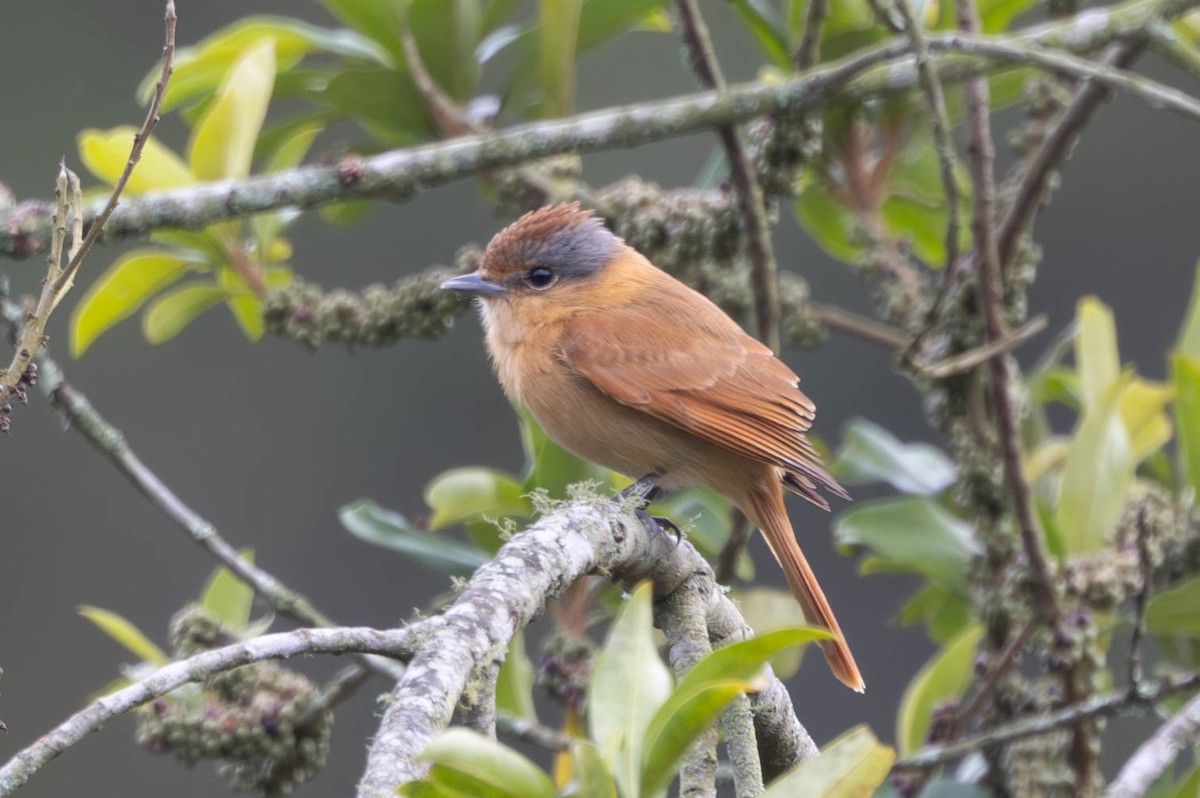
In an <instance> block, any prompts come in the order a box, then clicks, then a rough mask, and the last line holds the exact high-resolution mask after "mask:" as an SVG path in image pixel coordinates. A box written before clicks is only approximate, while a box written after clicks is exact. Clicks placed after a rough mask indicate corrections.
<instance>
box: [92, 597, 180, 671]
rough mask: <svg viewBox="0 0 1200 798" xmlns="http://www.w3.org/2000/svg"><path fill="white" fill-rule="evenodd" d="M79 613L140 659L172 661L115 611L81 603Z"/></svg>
mask: <svg viewBox="0 0 1200 798" xmlns="http://www.w3.org/2000/svg"><path fill="white" fill-rule="evenodd" d="M79 614H80V615H82V616H83V617H84V618H87V619H88V620H89V621H91V622H92V623H94V624H96V626H98V627H100V631H102V632H104V633H105V634H106V635H108V636H109V637H111V638H112V639H113V640H115V641H117V642H118V643H120V644H121V645H122V646H124V647H125V648H126V649H127V650H128V651H129V652H131V653H132V654H133V655H134V656H135V657H137V658H138V659H141V660H145V661H146V662H153V663H154V664H155V665H166V664H167V663H168V662H170V661H171V658H170V657H168V656H167V655H166V653H164V652H163V650H162V649H161V648H159V647H158V646H156V645H154V642H153V641H152V640H150V638H148V637H146V635H144V634H142V631H141V630H140V629H138V628H137V627H136V626H134V625H133V624H132V623H130V622H129V621H127V620H125V619H124V618H122V617H121V616H120V615H117V614H116V613H115V612H110V611H109V610H104V609H101V608H99V607H92V606H89V605H87V604H81V605H80V606H79Z"/></svg>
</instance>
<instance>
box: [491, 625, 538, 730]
mask: <svg viewBox="0 0 1200 798" xmlns="http://www.w3.org/2000/svg"><path fill="white" fill-rule="evenodd" d="M533 676H534V673H533V662H532V661H530V659H529V654H528V653H527V652H526V651H525V633H524V632H517V633H516V634H515V635H514V636H513V639H512V642H511V643H510V644H509V646H508V654H507V655H506V656H505V657H504V662H503V663H501V665H500V675H499V676H498V677H497V678H496V709H497V710H499V711H501V712H507V713H509V714H510V715H514V716H516V717H518V718H523V719H524V720H528V721H533V722H535V723H536V722H537V708H536V707H535V706H534V704H533Z"/></svg>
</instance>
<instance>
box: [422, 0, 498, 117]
mask: <svg viewBox="0 0 1200 798" xmlns="http://www.w3.org/2000/svg"><path fill="white" fill-rule="evenodd" d="M408 24H409V26H410V27H411V29H412V32H413V37H414V38H415V39H416V40H417V46H418V48H419V49H420V51H421V61H422V63H423V64H424V65H425V68H426V70H428V72H429V74H430V75H431V76H432V77H433V80H434V82H435V83H437V85H438V86H439V87H440V88H441V89H442V90H443V91H444V92H446V94H448V95H449V96H450V97H451V98H453V99H455V100H458V101H459V102H466V101H467V100H469V99H470V98H471V96H472V95H473V94H474V93H475V89H476V85H477V84H478V82H479V62H478V61H477V60H476V59H475V46H476V45H477V44H479V40H480V38H481V36H482V35H483V30H482V25H483V16H482V10H481V8H480V6H479V2H478V0H413V1H412V5H411V6H410V7H409V10H408Z"/></svg>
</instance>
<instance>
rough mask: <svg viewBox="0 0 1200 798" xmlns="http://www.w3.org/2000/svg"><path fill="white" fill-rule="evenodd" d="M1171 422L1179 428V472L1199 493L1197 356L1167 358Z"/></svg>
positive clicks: (1199, 362)
mask: <svg viewBox="0 0 1200 798" xmlns="http://www.w3.org/2000/svg"><path fill="white" fill-rule="evenodd" d="M1171 379H1172V380H1173V382H1174V386H1175V423H1176V424H1177V425H1178V427H1179V461H1180V471H1181V473H1182V477H1183V481H1184V483H1185V484H1187V485H1190V486H1191V488H1192V490H1194V491H1197V492H1200V357H1190V356H1188V355H1184V354H1176V355H1174V356H1172V357H1171Z"/></svg>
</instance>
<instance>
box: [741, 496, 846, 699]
mask: <svg viewBox="0 0 1200 798" xmlns="http://www.w3.org/2000/svg"><path fill="white" fill-rule="evenodd" d="M746 504H747V505H748V506H743V507H742V511H743V512H745V513H746V516H747V517H748V518H749V519H750V520H751V521H752V522H753V523H754V525H755V526H757V527H758V528H759V529H760V530H761V531H762V533H763V537H765V538H766V539H767V545H768V546H770V547H771V553H772V554H774V555H775V559H776V560H777V561H778V562H779V565H780V567H782V568H783V574H784V576H786V577H787V582H788V586H789V587H791V589H792V595H793V596H795V597H796V601H798V602H799V603H800V607H801V609H803V610H804V617H805V618H807V619H808V621H809V623H812V624H816V625H818V626H824V627H825V628H826V629H828V630H829V631H831V632H833V634H834V637H833V639H832V640H821V641H820V646H821V651H822V653H823V654H824V655H825V661H826V662H828V663H829V667H830V669H832V670H833V674H834V676H837V678H838V679H839V680H840V681H841V682H842V684H844V685H846V686H847V687H849V688H850V689H851V690H855V691H857V692H859V693H861V692H863V691H864V690H866V684H865V683H864V682H863V678H862V674H860V673H859V672H858V665H856V664H855V663H854V655H853V654H851V653H850V646H848V645H847V644H846V637H845V635H843V634H842V629H841V627H840V626H838V622H837V618H835V617H834V615H833V608H832V607H830V606H829V600H828V599H826V598H825V593H824V592H822V590H821V586H820V585H819V584H817V576H816V574H814V573H813V571H812V568H810V567H809V565H808V560H806V559H805V558H804V552H802V551H801V550H800V544H798V543H797V542H796V535H795V533H794V532H792V523H791V521H789V520H788V516H787V509H786V508H785V507H784V504H783V490H782V488H781V487H780V485H779V483H778V482H776V481H774V480H771V481H770V482H769V483H767V484H760V485H758V486H757V487H756V488H755V489H754V490H753V491H752V492H751V494H750V497H749V501H748V502H747V503H746Z"/></svg>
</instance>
